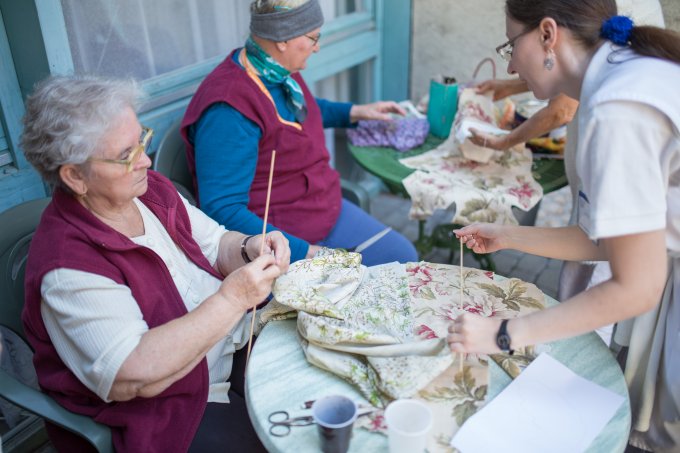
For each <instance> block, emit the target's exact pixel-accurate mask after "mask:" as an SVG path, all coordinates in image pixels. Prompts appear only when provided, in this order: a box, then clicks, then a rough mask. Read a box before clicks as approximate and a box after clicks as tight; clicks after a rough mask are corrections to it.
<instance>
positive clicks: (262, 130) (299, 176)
mask: <svg viewBox="0 0 680 453" xmlns="http://www.w3.org/2000/svg"><path fill="white" fill-rule="evenodd" d="M322 24H323V14H322V13H321V7H320V6H319V3H318V0H258V1H254V2H253V3H252V5H251V22H250V31H251V36H250V37H249V38H248V40H247V41H246V44H245V46H244V47H243V48H240V49H236V50H234V51H233V52H232V53H231V54H230V55H229V56H228V57H227V58H226V59H225V60H224V61H223V62H222V63H221V64H220V65H218V66H217V67H216V68H215V69H214V70H213V71H212V72H211V73H210V74H209V75H208V76H207V77H206V79H205V80H204V81H203V83H201V85H200V87H199V88H198V90H197V92H196V94H195V95H194V97H193V99H192V100H191V103H190V104H189V107H188V108H187V111H186V114H185V116H184V120H183V122H182V128H181V130H182V136H183V137H184V139H185V142H186V145H187V156H188V162H189V167H190V169H191V171H192V172H193V174H194V176H195V179H196V188H197V191H198V197H197V198H198V200H199V204H200V206H201V209H202V210H203V211H204V212H205V213H206V214H208V215H209V216H211V217H212V218H213V219H215V220H217V221H218V222H219V223H221V224H223V225H225V226H226V227H227V228H231V229H237V230H239V231H243V232H246V233H252V234H254V233H255V232H257V231H262V226H263V225H262V222H263V221H262V218H263V214H264V207H265V201H266V195H267V183H268V177H269V167H270V162H271V156H272V150H276V161H275V168H274V179H273V186H272V192H271V201H270V208H269V217H268V219H269V223H270V225H269V226H268V227H267V228H268V230H272V229H279V230H281V231H282V232H283V233H284V234H285V235H286V237H287V238H288V239H289V241H290V248H291V260H292V261H296V260H298V259H303V258H306V257H311V256H313V255H314V253H316V251H317V250H318V249H319V246H320V245H321V246H327V247H333V248H335V247H342V248H352V247H354V246H357V245H358V244H360V243H361V242H363V241H365V240H366V239H368V238H370V237H371V236H373V235H375V234H376V233H378V232H380V231H382V230H384V229H385V226H384V225H382V224H381V223H380V222H378V221H377V220H376V219H375V218H373V217H371V216H370V215H369V214H367V213H366V212H364V211H362V210H361V209H359V208H358V207H357V206H355V205H353V204H351V203H349V202H347V201H345V200H343V199H342V197H341V191H340V177H339V175H338V173H337V172H336V171H335V170H334V169H332V168H331V167H330V165H329V158H330V156H329V154H328V150H327V149H326V145H325V137H324V131H323V129H324V128H325V127H349V126H351V125H352V124H353V123H355V122H357V121H358V120H360V119H381V120H388V119H390V114H392V113H397V114H404V113H405V112H404V111H403V109H401V107H399V106H398V105H397V104H396V103H394V102H376V103H374V104H365V105H352V104H349V103H338V102H330V101H326V100H322V99H315V98H314V96H312V94H311V93H310V91H309V90H308V88H307V86H306V84H305V82H304V80H303V79H302V77H301V76H300V74H299V71H301V70H302V69H304V68H305V67H306V64H307V59H308V58H309V57H310V56H311V55H312V54H313V53H315V52H317V51H318V50H319V39H320V37H321V33H320V27H321V25H322ZM417 259H418V256H417V254H416V252H415V248H414V247H413V245H412V244H411V243H410V242H409V241H408V240H407V239H406V238H405V237H404V236H402V235H401V234H399V233H397V232H394V231H392V232H390V233H388V234H387V235H386V236H384V237H383V238H382V239H380V241H379V242H378V243H377V244H376V246H373V247H370V248H368V249H366V250H365V251H364V252H363V262H364V264H367V265H369V266H370V265H375V264H381V263H385V262H390V261H400V262H406V261H415V260H417Z"/></svg>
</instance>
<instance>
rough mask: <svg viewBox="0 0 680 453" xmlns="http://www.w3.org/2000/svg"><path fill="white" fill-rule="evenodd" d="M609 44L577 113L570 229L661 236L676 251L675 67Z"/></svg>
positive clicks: (679, 231) (678, 106)
mask: <svg viewBox="0 0 680 453" xmlns="http://www.w3.org/2000/svg"><path fill="white" fill-rule="evenodd" d="M611 53H612V45H611V44H610V43H605V44H604V45H603V46H602V47H601V48H600V49H599V50H598V51H597V52H596V54H595V55H594V57H593V59H592V61H591V63H590V65H589V67H588V70H587V72H586V76H585V78H584V82H583V87H582V90H581V99H580V107H579V113H578V142H577V146H578V152H577V156H576V172H577V174H578V178H577V179H578V195H577V200H576V201H575V203H578V206H577V209H578V223H579V225H580V226H581V228H583V230H584V231H585V232H586V233H587V234H588V236H589V237H590V238H591V239H600V238H607V237H615V236H622V235H627V234H635V233H642V232H648V231H654V230H660V229H664V228H665V229H666V231H667V234H666V243H667V247H668V248H669V249H670V250H674V251H678V250H680V134H679V132H678V130H679V125H680V85H679V84H678V81H679V80H680V65H677V64H673V63H670V62H665V61H663V60H660V59H653V58H642V57H639V56H635V55H633V54H632V52H630V51H629V50H622V51H620V52H619V53H618V54H616V55H615V56H614V59H615V61H616V63H610V62H608V57H609V56H610V55H611Z"/></svg>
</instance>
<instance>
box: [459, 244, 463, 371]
mask: <svg viewBox="0 0 680 453" xmlns="http://www.w3.org/2000/svg"><path fill="white" fill-rule="evenodd" d="M458 243H459V244H460V281H459V286H460V309H461V310H462V309H463V238H458ZM459 359H460V361H459V362H458V371H459V372H460V371H463V353H462V352H461V353H460V357H459Z"/></svg>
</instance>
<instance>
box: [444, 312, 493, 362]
mask: <svg viewBox="0 0 680 453" xmlns="http://www.w3.org/2000/svg"><path fill="white" fill-rule="evenodd" d="M500 325H501V320H500V319H496V318H487V317H485V316H479V315H475V314H472V313H463V314H462V315H460V316H458V317H457V318H456V319H455V320H454V321H453V322H452V323H451V324H450V325H449V334H448V335H447V336H446V342H447V343H448V344H449V348H451V351H452V352H462V353H477V354H495V353H499V352H501V350H500V349H499V348H498V346H497V345H496V334H497V333H498V329H499V328H500Z"/></svg>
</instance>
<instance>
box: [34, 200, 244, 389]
mask: <svg viewBox="0 0 680 453" xmlns="http://www.w3.org/2000/svg"><path fill="white" fill-rule="evenodd" d="M182 201H183V202H184V205H185V207H186V208H187V211H188V213H189V218H190V221H191V227H192V234H193V238H194V240H196V242H197V243H198V245H199V246H200V248H201V251H202V252H203V254H204V255H205V256H206V258H207V259H208V261H209V262H210V264H211V265H214V263H215V261H216V260H217V254H218V250H219V243H220V239H221V237H222V235H223V234H224V233H225V232H226V230H225V229H224V227H222V226H221V225H219V224H218V223H217V222H215V221H214V220H212V219H211V218H209V217H208V216H207V215H205V214H204V213H203V212H202V211H200V210H199V209H197V208H195V207H193V206H191V205H190V204H189V203H188V202H187V201H186V200H185V199H184V198H182ZM135 203H136V205H137V206H138V208H139V210H140V212H141V214H142V219H143V221H144V234H143V235H142V236H138V237H135V238H131V240H132V241H134V242H135V243H136V244H138V245H142V246H145V247H148V248H149V249H151V250H153V251H154V252H155V253H156V254H157V255H158V256H159V257H160V258H161V259H162V260H163V262H164V263H165V265H166V266H167V268H168V270H169V272H170V275H171V276H172V279H173V281H174V282H175V285H176V286H177V290H178V292H179V294H180V295H181V297H182V300H183V301H184V304H185V306H186V308H187V310H188V311H191V310H193V309H194V308H196V307H197V306H199V305H200V304H201V303H202V302H203V301H204V300H205V299H206V298H207V297H209V296H211V295H212V294H214V293H215V292H216V291H217V289H218V288H219V286H220V284H221V283H222V281H221V280H219V279H217V278H215V277H213V276H212V275H210V274H208V273H207V272H205V271H204V270H203V269H201V268H199V267H198V266H196V265H195V264H194V263H193V262H191V260H189V258H188V257H187V256H186V255H185V254H184V252H183V251H182V250H181V249H180V248H179V247H178V246H177V244H175V242H174V241H173V240H172V239H171V238H170V235H169V234H168V233H167V231H166V230H165V228H164V227H163V225H162V224H161V222H160V221H159V220H158V218H157V217H156V216H155V215H154V214H153V213H152V212H151V211H150V210H149V209H148V208H147V207H146V206H145V205H144V204H143V203H142V202H140V201H139V200H137V199H135ZM41 294H42V304H41V307H40V308H41V314H42V318H43V321H44V322H45V327H46V328H47V332H48V334H49V335H50V339H51V340H52V343H53V344H54V346H55V348H56V350H57V353H58V354H59V357H60V358H61V359H62V360H63V361H64V363H65V364H66V366H67V367H68V368H69V369H70V370H71V371H72V372H73V373H74V374H75V375H76V376H77V377H78V379H80V381H81V382H82V383H83V384H84V385H85V386H86V387H87V388H89V389H90V390H92V391H93V392H94V393H96V394H97V395H98V396H99V397H100V398H101V399H102V400H104V401H106V402H109V401H110V400H109V399H108V395H109V393H110V391H111V386H112V385H113V381H114V379H115V377H116V375H117V374H118V370H119V369H120V367H121V366H122V364H123V362H125V360H126V359H127V357H128V356H129V355H130V353H131V352H132V351H133V350H134V349H135V348H136V347H137V345H138V344H139V342H140V340H141V337H142V335H144V333H146V332H147V331H148V330H149V326H148V325H147V323H146V321H145V320H144V318H143V316H142V313H141V311H140V309H139V306H138V305H137V301H136V300H135V299H134V297H133V296H132V293H131V291H130V288H128V287H127V286H125V285H120V284H118V283H116V282H115V281H113V280H111V279H109V278H107V277H103V276H101V275H97V274H92V273H89V272H84V271H79V270H74V269H66V268H60V269H55V270H52V271H51V272H49V273H47V274H46V275H45V277H44V278H43V280H42V284H41ZM246 318H247V319H246ZM249 320H250V315H247V316H244V317H243V318H242V319H241V320H240V321H239V323H238V324H237V325H236V326H235V327H234V329H233V330H232V332H231V334H230V335H229V336H227V337H225V338H223V339H222V340H220V341H219V342H218V343H217V344H215V346H213V347H212V348H211V349H210V351H209V352H208V354H207V360H208V369H209V374H210V390H209V394H208V401H210V402H213V401H214V402H228V401H229V398H228V396H227V392H228V391H229V387H230V384H229V383H228V382H227V379H228V378H229V376H230V374H231V367H232V354H233V353H234V351H235V350H237V349H240V348H242V347H243V346H244V345H245V343H246V342H247V340H248V332H247V329H246V327H247V325H248V323H249Z"/></svg>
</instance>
